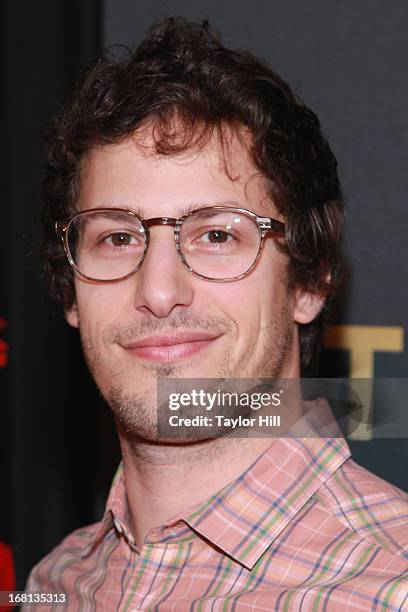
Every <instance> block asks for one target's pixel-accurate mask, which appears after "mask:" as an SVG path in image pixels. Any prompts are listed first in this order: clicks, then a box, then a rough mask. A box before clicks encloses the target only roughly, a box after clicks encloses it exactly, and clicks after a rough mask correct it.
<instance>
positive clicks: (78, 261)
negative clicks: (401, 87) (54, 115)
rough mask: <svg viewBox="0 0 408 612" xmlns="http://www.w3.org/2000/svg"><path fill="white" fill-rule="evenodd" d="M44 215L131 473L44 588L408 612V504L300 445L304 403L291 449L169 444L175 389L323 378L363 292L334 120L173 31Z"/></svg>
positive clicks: (57, 283)
mask: <svg viewBox="0 0 408 612" xmlns="http://www.w3.org/2000/svg"><path fill="white" fill-rule="evenodd" d="M44 200H45V216H44V219H45V241H44V256H45V260H46V266H47V271H48V275H49V279H50V284H51V290H52V293H53V296H54V297H55V298H57V299H58V300H60V301H61V302H62V303H63V304H64V307H65V313H66V318H67V321H68V322H69V324H70V325H72V326H74V327H77V328H78V329H79V332H80V336H81V341H82V345H83V349H84V353H85V356H86V359H87V362H88V364H89V368H90V370H91V372H92V374H93V376H94V378H95V380H96V382H97V384H98V387H99V388H100V390H101V392H102V394H103V395H104V397H105V399H106V400H107V402H108V404H109V405H110V407H111V408H112V410H113V413H114V416H115V420H116V424H117V430H118V435H119V439H120V444H121V449H122V455H123V466H121V467H120V468H119V471H118V473H117V475H116V477H115V480H114V483H113V485H112V489H111V492H110V495H109V499H108V502H107V506H106V512H105V515H104V517H103V520H102V521H101V522H99V523H97V524H95V525H92V526H89V527H85V528H83V529H80V530H78V531H76V532H74V533H73V534H71V535H70V536H68V537H67V538H66V539H65V540H64V541H63V542H62V543H61V544H60V545H59V546H58V547H57V548H56V549H55V550H54V551H52V552H51V553H50V555H49V556H48V557H46V558H45V559H44V560H43V561H41V562H40V563H39V565H38V566H36V567H35V568H34V570H33V571H32V574H31V577H30V579H29V583H28V587H27V588H28V590H29V591H41V592H47V593H50V592H52V593H55V594H62V593H64V594H66V596H67V598H69V609H72V610H94V609H96V610H139V609H141V610H145V609H146V610H147V609H148V610H156V609H158V610H177V611H178V610H221V609H222V610H248V609H252V610H301V609H303V610H337V609H347V610H368V609H370V610H371V609H372V610H377V609H378V610H380V609H381V610H388V609H389V610H397V609H400V610H402V609H403V608H404V605H406V604H407V601H408V600H407V589H406V587H407V581H406V574H405V579H404V572H407V569H408V568H407V565H408V564H407V560H406V558H407V547H406V543H407V529H406V527H405V525H406V522H405V520H404V515H405V516H406V513H407V508H408V506H407V499H406V497H405V496H404V494H403V493H402V492H401V491H399V490H398V489H396V488H395V487H393V486H391V485H389V484H387V483H385V482H384V481H382V480H381V479H379V478H377V477H376V476H374V475H373V474H370V473H369V472H367V471H366V470H365V469H363V468H361V467H359V466H358V465H356V464H355V463H354V462H353V461H352V460H351V459H350V452H349V449H348V446H347V444H346V442H345V441H344V439H342V438H341V437H339V436H337V437H335V436H331V435H326V436H324V435H307V434H306V433H304V432H306V430H305V429H301V430H300V431H302V432H303V434H304V435H303V434H302V435H301V436H296V435H293V431H296V430H293V429H291V428H289V424H291V423H293V422H304V421H305V419H304V416H305V415H304V410H305V406H304V404H303V403H302V402H301V401H298V399H297V398H296V397H295V396H294V395H293V397H292V400H291V401H289V402H286V404H285V407H286V412H285V415H286V417H287V420H288V429H287V430H286V429H285V434H286V433H287V435H285V436H283V435H282V436H280V437H274V438H271V437H269V436H259V437H258V436H250V435H248V436H247V437H245V436H244V437H242V436H241V437H232V436H230V435H222V432H221V434H220V432H219V431H217V432H216V434H217V435H215V433H214V435H211V432H210V434H208V433H207V434H206V433H205V432H204V431H201V430H200V432H199V435H198V436H197V437H195V438H190V439H189V438H187V439H185V438H183V437H177V434H176V435H175V436H173V437H172V436H171V435H166V436H164V437H163V436H160V435H158V426H159V424H160V421H161V418H162V414H163V410H164V408H163V407H162V406H161V405H158V404H157V401H156V389H157V385H158V383H165V382H166V381H167V380H168V379H170V378H171V379H177V380H179V379H199V378H210V379H223V380H229V379H249V380H252V379H264V378H266V379H272V380H275V379H278V378H279V379H289V380H292V381H296V380H298V379H299V378H300V376H301V375H306V374H310V373H312V372H313V371H314V368H315V366H316V360H317V355H318V350H319V344H320V333H321V329H322V323H323V319H324V316H325V314H326V311H327V300H328V299H330V298H332V297H333V296H334V295H335V294H336V292H337V291H338V289H339V287H340V285H341V282H342V277H343V274H342V260H341V250H340V239H341V227H342V218H343V202H342V197H341V191H340V186H339V181H338V177H337V172H336V161H335V159H334V156H333V154H332V153H331V151H330V148H329V146H328V144H327V142H326V141H325V139H324V138H323V136H322V134H321V131H320V126H319V122H318V120H317V118H316V117H315V115H314V114H313V113H312V112H311V111H310V110H309V109H307V108H306V107H305V106H304V105H303V104H302V103H301V102H300V101H299V100H298V99H297V98H295V96H294V95H293V94H292V92H291V91H290V89H289V87H288V86H287V85H286V84H285V83H284V82H283V81H282V80H281V79H280V78H279V77H278V76H277V75H276V74H275V73H273V72H272V71H271V70H270V69H269V68H268V67H267V66H265V65H264V64H263V63H261V62H260V61H259V60H257V59H256V58H254V57H253V56H251V55H249V54H246V53H240V52H234V51H231V50H228V49H226V48H224V47H223V46H222V45H221V44H220V43H219V41H218V40H217V39H216V37H215V36H214V35H213V34H211V32H210V31H209V30H208V27H207V26H206V25H205V24H204V25H203V26H198V25H194V24H188V23H184V22H182V21H179V20H168V21H166V22H164V23H163V24H161V25H160V26H158V27H156V28H155V29H153V30H152V32H151V33H150V35H149V36H148V37H147V38H146V39H145V40H144V42H143V43H142V44H141V46H140V47H139V48H138V49H137V51H136V52H135V54H134V55H131V56H129V57H128V58H122V59H120V60H117V61H114V60H103V61H100V62H99V63H98V64H97V65H96V67H94V68H93V70H91V71H90V72H89V73H88V74H87V75H86V76H85V78H84V80H83V81H82V83H81V85H80V86H79V88H78V90H77V91H76V93H75V94H74V97H73V99H72V100H71V102H70V103H69V104H68V105H67V107H66V109H65V110H64V112H63V114H62V116H61V117H60V118H59V119H58V121H57V122H56V124H55V127H54V131H53V133H52V134H51V137H50V142H49V154H48V168H47V173H46V177H45V183H44ZM316 405H317V407H318V408H319V402H317V404H316ZM316 405H312V406H310V414H314V411H315V409H316ZM310 414H309V413H306V417H307V418H306V421H307V420H308V418H309V420H310V421H312V419H311V418H310ZM311 428H312V429H313V426H312V425H311ZM290 432H292V433H290Z"/></svg>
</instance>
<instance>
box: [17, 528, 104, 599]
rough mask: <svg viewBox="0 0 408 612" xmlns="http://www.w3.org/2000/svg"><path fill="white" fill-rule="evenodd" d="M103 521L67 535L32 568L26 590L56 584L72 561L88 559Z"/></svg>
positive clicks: (40, 588)
mask: <svg viewBox="0 0 408 612" xmlns="http://www.w3.org/2000/svg"><path fill="white" fill-rule="evenodd" d="M101 528H102V523H101V522H99V523H94V524H92V525H88V526H86V527H82V528H80V529H77V530H75V531H73V532H72V533H70V534H69V535H68V536H66V537H65V538H64V539H63V540H62V541H61V542H60V544H58V546H56V547H55V548H54V549H53V550H52V551H51V552H50V553H49V554H48V555H47V556H46V557H44V558H43V559H41V561H40V562H39V563H37V565H35V566H34V567H33V569H32V570H31V573H30V576H29V578H28V582H27V586H26V590H28V591H42V590H45V589H46V588H47V587H48V588H51V587H53V586H55V584H56V582H58V581H59V579H60V577H61V575H62V573H63V571H64V569H65V568H66V567H68V566H69V565H71V564H72V563H74V562H76V561H78V560H81V559H86V557H87V556H88V555H89V554H90V552H91V551H92V549H93V547H94V545H95V543H96V540H97V536H98V532H99V531H100V529H101Z"/></svg>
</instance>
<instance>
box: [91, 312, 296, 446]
mask: <svg viewBox="0 0 408 612" xmlns="http://www.w3.org/2000/svg"><path fill="white" fill-rule="evenodd" d="M214 325H216V328H217V329H222V330H223V331H224V332H225V336H226V337H228V331H230V332H231V330H232V325H231V323H230V322H229V321H228V320H226V319H221V318H218V317H217V318H211V319H206V320H204V319H202V318H200V317H197V316H196V315H195V314H192V313H191V314H190V313H181V314H179V315H177V316H176V317H175V318H174V319H173V320H172V321H171V322H167V323H166V328H167V329H168V328H169V327H170V328H172V329H175V330H176V329H180V328H182V329H197V330H203V329H206V330H209V329H211V330H213V329H214ZM292 325H293V322H292V321H291V319H290V317H289V311H288V309H284V311H283V312H282V313H281V315H280V316H279V317H278V318H276V317H275V318H274V319H272V320H270V321H269V322H268V324H267V325H265V326H264V327H263V328H262V329H261V330H260V333H259V337H261V338H263V351H262V354H261V356H260V357H259V358H258V359H257V360H256V362H255V361H253V360H251V359H247V358H246V359H245V362H241V363H239V364H236V365H235V366H233V365H231V364H232V354H233V351H232V349H233V344H234V338H233V335H232V334H231V333H230V334H229V341H228V342H227V343H226V345H225V346H224V348H223V350H222V353H221V354H220V353H218V354H217V356H216V361H217V363H216V367H215V368H214V369H213V370H212V371H211V372H208V371H205V372H204V371H203V372H200V373H198V372H194V374H191V368H189V366H188V364H180V365H178V364H177V365H174V364H169V365H167V364H164V365H163V364H159V365H158V364H143V368H142V369H141V370H138V376H139V377H140V378H141V379H143V380H144V384H145V388H144V389H142V390H140V391H137V390H134V389H132V390H131V391H127V389H126V388H127V387H129V384H128V383H127V381H126V378H125V376H126V375H125V374H124V372H123V363H119V361H117V362H116V361H115V360H111V361H110V364H109V368H110V376H109V379H110V385H109V386H108V387H107V388H106V389H105V388H103V386H102V385H99V384H98V380H99V379H101V371H102V360H101V358H100V356H99V355H98V354H97V351H96V350H95V348H94V346H93V345H92V343H91V342H89V341H88V340H87V339H84V338H82V348H83V351H84V355H85V359H86V361H87V364H88V367H89V369H90V371H91V374H92V375H93V377H94V379H95V381H96V383H97V384H98V386H99V389H100V391H101V393H102V395H103V396H104V398H105V400H106V401H107V403H108V405H109V406H110V408H111V410H112V412H113V415H114V418H115V421H116V423H117V426H118V428H119V430H120V431H121V433H122V434H123V435H125V436H127V437H129V438H133V439H135V440H142V441H145V442H158V440H157V383H158V381H159V380H161V379H166V378H193V377H194V378H208V377H209V375H210V376H211V378H214V379H216V378H224V379H228V378H241V379H242V378H246V379H254V378H256V379H261V378H269V379H277V378H279V377H280V376H281V375H282V372H283V370H284V367H285V365H286V363H287V359H288V356H289V353H290V350H291V347H292V341H293V327H292ZM140 327H142V328H143V329H142V330H141V329H140ZM160 327H163V326H162V325H160V322H159V324H158V325H157V324H155V322H151V321H149V322H145V323H144V324H142V326H138V327H137V328H136V327H135V326H130V327H129V328H126V329H118V328H113V327H112V328H109V329H108V330H107V331H106V333H105V334H104V345H105V346H106V347H107V349H108V347H109V346H112V341H115V340H114V339H116V340H117V339H119V338H121V339H122V338H124V337H129V339H132V337H140V335H142V336H143V335H148V333H152V332H154V331H160ZM258 341H259V340H258V338H254V339H253V342H252V345H251V347H249V349H248V353H247V354H251V355H252V354H253V351H254V348H255V346H256V344H257V342H258ZM214 360H215V359H214ZM189 370H190V373H189ZM104 376H105V378H106V373H105V374H104ZM146 381H147V383H148V386H147V388H146Z"/></svg>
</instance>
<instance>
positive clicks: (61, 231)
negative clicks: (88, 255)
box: [54, 205, 286, 284]
mask: <svg viewBox="0 0 408 612" xmlns="http://www.w3.org/2000/svg"><path fill="white" fill-rule="evenodd" d="M207 210H226V211H231V212H235V213H242V214H245V215H247V216H248V217H250V218H251V219H253V220H254V221H255V222H256V224H257V226H258V230H259V233H260V243H259V247H258V253H257V255H256V257H255V259H254V261H253V263H252V264H251V266H250V267H249V269H248V270H247V271H246V272H243V273H242V274H239V275H238V276H234V277H232V278H210V277H208V276H204V275H203V274H199V273H198V272H196V271H195V270H193V269H192V268H191V267H190V266H189V265H188V263H187V261H186V260H185V258H184V255H183V251H182V248H181V245H180V239H179V234H180V229H181V227H182V225H183V223H184V221H185V220H186V219H187V218H188V217H190V216H191V215H193V214H195V213H197V212H204V211H207ZM97 212H116V213H117V212H122V213H127V214H129V215H130V216H131V217H133V218H135V219H137V220H138V221H139V222H140V223H141V226H142V227H143V230H144V236H145V240H144V250H143V254H142V257H141V259H140V261H139V263H138V265H137V266H136V268H135V269H134V270H132V271H131V272H129V273H128V274H126V275H125V276H121V277H120V278H114V279H111V280H109V279H97V278H92V277H90V276H87V275H86V274H83V273H82V272H81V271H80V270H79V268H78V267H77V265H76V263H75V261H74V260H73V258H72V255H71V251H70V248H69V244H68V229H69V227H70V225H71V223H72V221H73V220H74V219H76V218H77V217H79V216H81V215H84V214H87V213H97ZM153 225H169V226H172V227H174V241H175V244H176V251H177V253H178V256H179V258H180V260H181V263H182V264H183V266H184V267H185V268H186V270H188V272H190V274H192V275H193V276H196V277H197V278H201V279H202V280H207V281H211V282H214V283H229V282H233V281H237V280H240V279H241V278H245V277H246V276H248V274H250V273H251V272H252V270H253V269H254V268H255V266H256V265H257V263H258V261H259V260H260V258H261V255H262V251H263V246H264V242H265V237H266V235H267V233H268V232H272V233H273V234H280V235H285V233H286V229H285V224H284V223H282V221H278V220H277V219H274V218H273V217H260V216H259V215H257V214H256V213H254V212H252V211H251V210H247V209H246V208H235V207H230V206H220V205H214V206H204V207H203V208H196V209H194V210H191V211H189V212H188V213H186V214H184V215H183V216H182V217H179V218H178V219H176V218H174V217H151V218H150V219H143V217H140V216H139V215H138V214H137V213H135V212H134V211H133V210H128V209H126V208H115V207H107V208H105V207H98V208H88V209H86V210H80V211H79V212H76V213H75V214H73V215H72V217H70V218H69V219H68V220H66V221H56V222H55V226H54V227H55V232H56V233H57V235H58V236H59V237H60V238H61V240H62V242H63V245H64V251H65V255H66V257H67V259H68V262H69V264H70V265H71V266H72V267H73V269H74V270H75V272H76V273H77V274H78V275H79V276H80V277H81V278H83V279H85V280H86V281H89V282H92V283H96V284H108V283H118V282H121V281H124V280H127V279H128V278H130V277H131V276H133V275H134V274H136V272H137V271H138V270H140V268H141V267H142V265H143V262H144V260H145V257H146V253H147V250H148V248H149V243H150V228H151V227H152V226H153Z"/></svg>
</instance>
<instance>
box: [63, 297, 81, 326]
mask: <svg viewBox="0 0 408 612" xmlns="http://www.w3.org/2000/svg"><path fill="white" fill-rule="evenodd" d="M65 319H66V321H67V323H69V325H72V327H79V314H78V308H77V305H76V302H74V303H73V304H72V306H71V307H70V308H67V309H66V310H65Z"/></svg>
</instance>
